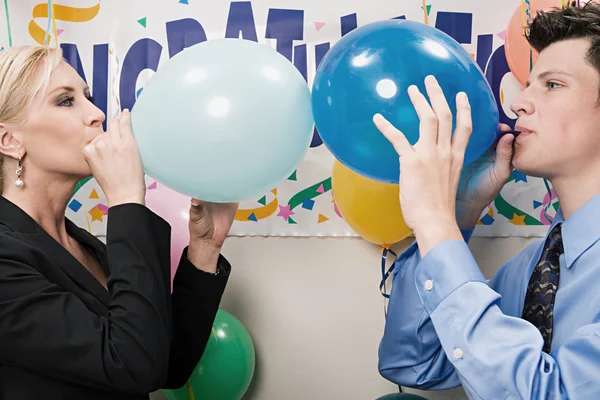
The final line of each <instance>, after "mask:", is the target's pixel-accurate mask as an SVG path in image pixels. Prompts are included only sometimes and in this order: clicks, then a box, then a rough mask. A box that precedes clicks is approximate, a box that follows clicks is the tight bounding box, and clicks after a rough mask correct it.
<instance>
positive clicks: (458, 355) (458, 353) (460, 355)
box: [454, 349, 463, 358]
mask: <svg viewBox="0 0 600 400" xmlns="http://www.w3.org/2000/svg"><path fill="white" fill-rule="evenodd" d="M454 358H463V351H462V350H461V349H454Z"/></svg>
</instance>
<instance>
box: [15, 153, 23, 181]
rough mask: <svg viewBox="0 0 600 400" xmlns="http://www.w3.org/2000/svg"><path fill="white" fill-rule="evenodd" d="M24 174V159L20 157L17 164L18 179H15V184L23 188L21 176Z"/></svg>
mask: <svg viewBox="0 0 600 400" xmlns="http://www.w3.org/2000/svg"><path fill="white" fill-rule="evenodd" d="M22 175H23V160H22V159H21V157H19V163H18V164H17V180H16V181H15V186H16V187H18V188H22V187H23V185H24V183H23V179H21V176H22Z"/></svg>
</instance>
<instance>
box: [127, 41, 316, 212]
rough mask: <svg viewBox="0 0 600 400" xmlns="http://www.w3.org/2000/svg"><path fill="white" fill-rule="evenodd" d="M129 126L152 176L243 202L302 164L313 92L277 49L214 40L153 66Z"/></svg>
mask: <svg viewBox="0 0 600 400" xmlns="http://www.w3.org/2000/svg"><path fill="white" fill-rule="evenodd" d="M241 60H244V62H241ZM132 126H133V130H134V134H135V137H136V139H137V142H138V146H139V149H140V154H141V156H142V161H143V164H144V167H145V170H146V172H147V173H148V174H149V175H152V176H154V177H156V178H157V179H158V180H159V181H160V182H163V183H164V184H165V185H167V186H169V187H171V188H172V189H174V190H176V191H177V192H180V193H183V194H186V195H187V196H190V197H195V198H199V199H201V200H206V201H213V202H227V201H239V200H247V199H250V198H253V197H255V196H260V195H263V194H264V193H266V192H267V191H269V190H271V189H273V188H274V187H275V186H276V185H277V184H279V183H280V182H281V181H284V180H286V179H287V178H288V177H289V176H290V175H291V174H292V172H294V171H295V169H296V168H297V167H298V165H299V164H300V163H301V162H302V159H303V157H304V154H305V153H306V151H307V150H308V147H309V144H310V140H311V137H312V132H313V118H312V111H311V101H310V92H309V89H308V86H307V84H306V82H305V81H304V78H303V77H302V75H301V74H300V72H298V70H297V69H296V68H295V67H294V66H293V64H291V63H290V62H289V61H288V60H287V59H286V58H285V57H283V56H282V55H281V54H279V53H277V52H276V51H275V50H273V49H271V48H269V47H267V46H265V45H263V44H259V43H255V42H252V41H248V40H240V39H219V40H211V41H208V42H203V43H200V44H197V45H194V46H192V47H189V48H187V49H185V50H183V51H182V52H181V53H179V54H177V55H176V56H174V57H173V58H171V59H170V60H169V61H168V62H166V63H165V64H164V65H163V66H162V67H160V68H159V70H158V71H157V72H156V74H155V75H154V76H153V77H152V78H151V80H150V82H148V84H146V86H145V87H144V91H143V92H142V93H141V95H140V97H139V98H138V100H137V103H136V104H135V107H134V108H133V111H132Z"/></svg>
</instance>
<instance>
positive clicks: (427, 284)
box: [425, 279, 433, 291]
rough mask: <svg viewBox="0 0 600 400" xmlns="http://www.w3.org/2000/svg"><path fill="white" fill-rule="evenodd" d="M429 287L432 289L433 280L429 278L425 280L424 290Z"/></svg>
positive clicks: (428, 289)
mask: <svg viewBox="0 0 600 400" xmlns="http://www.w3.org/2000/svg"><path fill="white" fill-rule="evenodd" d="M431 289H433V281H431V279H427V280H426V281H425V290H427V291H430V290H431Z"/></svg>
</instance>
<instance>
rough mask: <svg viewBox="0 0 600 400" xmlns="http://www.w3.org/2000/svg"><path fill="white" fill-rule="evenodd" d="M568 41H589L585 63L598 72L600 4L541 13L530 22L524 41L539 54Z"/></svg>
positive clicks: (599, 63) (599, 64) (590, 3)
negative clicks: (551, 46) (558, 43)
mask: <svg viewBox="0 0 600 400" xmlns="http://www.w3.org/2000/svg"><path fill="white" fill-rule="evenodd" d="M569 39H588V40H589V41H590V49H589V51H588V54H587V60H588V62H589V63H590V64H591V65H592V66H594V68H596V70H597V71H598V73H600V4H597V3H592V2H589V3H587V4H585V5H583V6H581V7H577V6H576V3H575V2H572V3H571V4H570V5H568V6H565V7H564V8H560V9H554V10H551V11H546V12H543V11H540V12H538V14H537V16H535V17H534V18H533V20H532V21H531V27H530V30H529V35H528V36H527V40H528V41H529V44H530V45H531V47H533V48H534V49H535V50H536V51H537V52H538V53H539V52H541V51H542V50H544V49H545V48H546V47H548V46H550V45H551V44H554V43H556V42H560V41H563V40H569Z"/></svg>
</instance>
